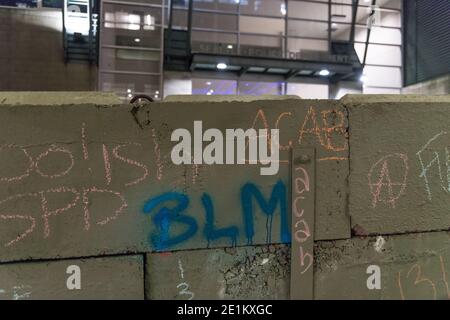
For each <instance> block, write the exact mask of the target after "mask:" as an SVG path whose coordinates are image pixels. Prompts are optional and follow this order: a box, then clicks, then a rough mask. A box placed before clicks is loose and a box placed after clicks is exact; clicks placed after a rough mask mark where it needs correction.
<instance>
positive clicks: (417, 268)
mask: <svg viewBox="0 0 450 320" xmlns="http://www.w3.org/2000/svg"><path fill="white" fill-rule="evenodd" d="M439 267H440V271H441V275H442V277H441V279H440V281H441V284H442V286H443V287H444V289H445V293H444V296H445V297H446V298H447V299H450V291H449V284H448V281H447V272H446V270H445V263H444V258H443V256H441V255H440V256H439ZM408 280H409V283H411V284H412V285H413V286H414V287H417V286H419V285H420V286H421V287H420V288H421V291H422V292H430V293H431V295H430V298H432V299H434V300H436V299H438V297H439V298H440V297H441V292H442V291H441V290H440V286H439V282H438V281H433V280H431V279H430V278H428V277H426V276H425V275H424V272H423V270H422V266H421V265H420V264H418V263H416V264H414V265H413V266H412V267H411V268H410V269H409V270H408V272H407V273H406V275H405V276H404V277H402V271H401V270H400V271H398V272H397V286H398V289H399V292H400V297H401V299H402V300H405V299H408V297H407V295H406V294H405V283H404V282H405V281H408Z"/></svg>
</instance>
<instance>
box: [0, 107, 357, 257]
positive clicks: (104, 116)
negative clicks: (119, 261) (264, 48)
mask: <svg viewBox="0 0 450 320" xmlns="http://www.w3.org/2000/svg"><path fill="white" fill-rule="evenodd" d="M210 110H214V112H210ZM174 115H176V116H174ZM194 120H203V126H204V128H205V129H206V128H218V129H221V130H225V128H231V129H234V128H241V127H242V128H251V127H254V128H256V129H259V128H265V127H266V126H267V127H269V128H274V127H277V126H279V128H280V135H281V137H280V143H281V144H282V145H283V146H284V147H286V146H287V145H289V143H291V144H292V145H293V146H301V147H305V146H315V147H316V148H317V152H316V154H317V155H318V163H317V179H318V180H319V181H325V183H321V184H318V185H317V189H316V191H317V194H316V199H317V208H316V210H317V218H316V221H317V223H316V233H315V238H316V240H320V239H336V238H348V237H349V236H350V224H349V220H348V217H347V216H346V214H345V208H346V196H345V195H346V193H347V192H346V178H347V175H348V167H347V166H348V163H347V140H346V130H347V124H346V117H345V113H344V110H343V108H342V107H341V106H340V105H339V104H338V102H330V101H307V100H284V101H256V102H250V103H247V102H235V103H230V102H223V103H212V102H211V103H209V102H203V103H185V104H181V103H169V102H166V103H154V104H151V105H147V106H143V107H140V108H139V110H138V111H136V109H135V108H132V107H131V106H123V105H117V106H108V105H104V106H94V105H65V106H60V107H58V108H55V107H54V106H26V105H23V106H8V105H3V106H2V108H0V133H1V137H0V145H1V146H2V148H1V149H0V184H1V186H2V187H1V188H0V244H1V246H2V247H3V249H2V250H1V252H0V261H15V260H25V259H30V258H33V259H38V258H39V259H44V258H54V257H76V256H93V255H99V254H108V253H124V252H145V251H154V250H178V249H193V248H206V247H207V246H210V247H224V246H232V245H246V244H251V243H253V244H267V243H280V242H286V241H289V240H290V234H289V230H290V206H289V200H288V196H289V163H288V160H289V152H288V150H285V149H283V151H282V152H281V154H280V157H281V161H282V162H281V163H280V171H279V174H278V175H276V176H261V175H260V171H259V170H260V167H259V166H256V165H252V166H244V165H212V166H195V165H186V166H175V165H174V164H173V163H172V161H171V158H170V152H171V148H172V146H173V145H175V143H170V134H171V133H172V131H173V130H174V129H176V128H188V129H189V130H192V126H193V121H194ZM300 137H301V138H300ZM258 194H261V195H262V197H263V198H264V200H263V201H262V200H261V201H262V202H261V201H260V202H257V201H256V200H255V197H256V196H257V195H258ZM271 194H273V200H274V201H275V203H277V200H279V201H278V203H277V205H276V206H275V208H270V206H269V205H268V204H264V203H263V202H268V201H269V199H270V198H271ZM161 195H164V197H169V199H167V198H166V200H164V198H157V197H159V196H161ZM170 199H172V200H170ZM150 200H153V201H154V202H153V203H155V201H156V203H157V206H155V207H154V208H152V209H151V210H149V212H147V213H144V212H143V208H144V204H145V203H146V202H148V201H150ZM183 201H186V202H188V203H187V208H185V209H184V208H180V209H181V210H180V212H178V213H176V214H181V215H182V216H183V217H185V216H187V217H188V218H186V219H187V220H188V221H186V220H184V221H180V220H178V221H177V219H176V218H173V219H172V221H171V223H170V227H169V229H167V228H166V227H165V226H164V221H163V220H164V219H163V220H161V219H159V218H158V217H161V212H163V211H161V208H162V207H167V208H170V209H172V211H171V212H172V213H174V214H175V211H173V209H174V208H176V207H177V206H179V207H182V203H183ZM280 204H281V205H280ZM244 208H246V209H244ZM158 213H159V214H158ZM207 218H208V220H207ZM158 219H159V220H158ZM252 222H253V227H252ZM253 232H254V233H253ZM167 233H168V234H169V239H167V237H165V236H164V234H167ZM162 240H164V241H165V240H173V242H172V243H169V244H168V245H166V246H158V244H160V243H161V242H164V241H162Z"/></svg>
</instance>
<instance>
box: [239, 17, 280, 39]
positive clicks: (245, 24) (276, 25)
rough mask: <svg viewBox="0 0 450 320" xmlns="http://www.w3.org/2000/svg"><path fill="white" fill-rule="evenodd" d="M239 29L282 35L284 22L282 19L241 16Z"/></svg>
mask: <svg viewBox="0 0 450 320" xmlns="http://www.w3.org/2000/svg"><path fill="white" fill-rule="evenodd" d="M239 29H240V32H243V33H261V34H273V35H284V31H285V23H284V20H283V19H274V18H261V17H249V16H241V17H240V18H239Z"/></svg>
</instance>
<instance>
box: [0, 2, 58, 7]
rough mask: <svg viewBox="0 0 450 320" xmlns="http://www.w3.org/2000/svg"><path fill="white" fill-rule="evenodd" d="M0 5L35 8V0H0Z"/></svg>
mask: <svg viewBox="0 0 450 320" xmlns="http://www.w3.org/2000/svg"><path fill="white" fill-rule="evenodd" d="M0 5H1V6H7V7H20V8H36V7H37V0H0ZM61 7H62V6H61Z"/></svg>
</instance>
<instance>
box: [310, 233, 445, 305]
mask: <svg viewBox="0 0 450 320" xmlns="http://www.w3.org/2000/svg"><path fill="white" fill-rule="evenodd" d="M449 245H450V233H448V232H436V233H433V232H431V233H423V234H411V235H399V236H390V237H381V236H380V237H370V238H352V239H349V240H341V241H323V242H319V243H317V245H316V248H315V279H314V280H315V298H316V299H383V300H401V299H404V300H414V299H438V300H442V299H445V300H447V299H450V291H449V284H448V279H449V278H448V273H449V272H450V252H449V250H448V246H449ZM369 266H378V267H379V268H380V269H379V270H380V278H381V282H380V290H377V289H373V290H369V288H368V286H367V282H368V278H369V276H371V275H373V274H374V273H373V271H372V272H371V274H368V273H367V270H368V267H369ZM369 282H370V283H372V284H373V282H372V279H370V280H369Z"/></svg>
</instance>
